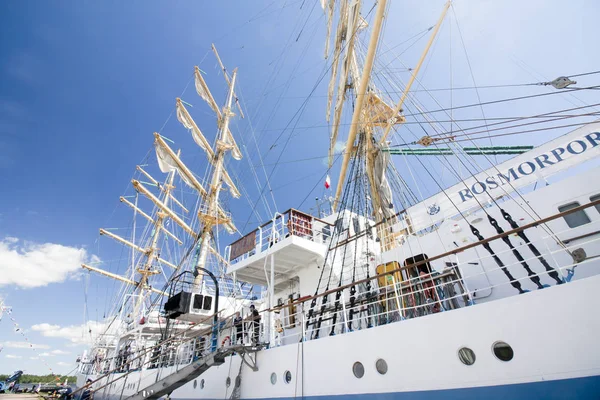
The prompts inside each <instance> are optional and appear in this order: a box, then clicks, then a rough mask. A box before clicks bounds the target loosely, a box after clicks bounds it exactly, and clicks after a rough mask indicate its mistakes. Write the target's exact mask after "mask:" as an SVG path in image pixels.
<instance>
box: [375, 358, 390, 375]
mask: <svg viewBox="0 0 600 400" xmlns="http://www.w3.org/2000/svg"><path fill="white" fill-rule="evenodd" d="M375 368H376V369H377V372H379V373H380V374H381V375H385V374H387V371H388V365H387V362H385V360H384V359H383V358H380V359H379V360H377V362H375Z"/></svg>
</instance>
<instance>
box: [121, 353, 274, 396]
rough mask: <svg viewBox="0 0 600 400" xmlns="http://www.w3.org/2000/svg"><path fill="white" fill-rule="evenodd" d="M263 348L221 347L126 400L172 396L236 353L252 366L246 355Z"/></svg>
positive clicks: (254, 367)
mask: <svg viewBox="0 0 600 400" xmlns="http://www.w3.org/2000/svg"><path fill="white" fill-rule="evenodd" d="M261 348H262V346H261V345H255V346H247V345H233V346H227V347H221V348H219V349H217V350H215V351H214V352H212V353H210V354H207V355H205V356H203V357H200V358H198V359H197V360H195V361H193V362H191V363H190V364H189V365H187V366H185V367H183V368H182V369H180V370H179V371H176V372H173V373H172V374H170V375H168V376H166V377H164V378H162V379H161V380H159V381H156V382H155V383H153V384H152V385H150V386H147V387H146V388H144V389H142V390H140V391H138V392H137V393H136V394H134V395H133V396H129V397H127V398H126V399H125V400H156V399H159V398H161V397H163V396H167V395H170V394H171V392H173V391H174V390H175V389H178V388H180V387H182V386H183V385H185V384H186V383H188V382H190V381H192V380H193V379H196V378H197V377H198V376H200V375H202V374H203V373H204V372H206V371H207V370H208V369H209V368H210V367H212V366H218V365H221V364H223V363H224V362H225V358H226V357H227V356H230V355H232V354H234V353H236V354H239V355H240V356H241V357H242V360H243V361H244V362H245V363H247V364H248V365H250V364H249V363H248V361H247V360H245V359H244V355H245V354H247V353H254V352H257V351H258V350H260V349H261ZM250 367H251V368H252V369H257V368H256V366H255V365H250Z"/></svg>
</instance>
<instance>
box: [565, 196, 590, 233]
mask: <svg viewBox="0 0 600 400" xmlns="http://www.w3.org/2000/svg"><path fill="white" fill-rule="evenodd" d="M579 206H580V204H579V203H578V202H576V201H575V202H573V203H569V204H565V205H564V206H560V207H558V211H560V212H565V211H569V210H572V209H574V208H576V207H579ZM563 218H564V219H565V222H566V223H567V225H569V228H577V227H578V226H581V225H585V224H588V223H590V217H588V216H587V214H586V213H585V211H584V210H579V211H575V212H572V213H570V214H567V215H565V216H564V217H563Z"/></svg>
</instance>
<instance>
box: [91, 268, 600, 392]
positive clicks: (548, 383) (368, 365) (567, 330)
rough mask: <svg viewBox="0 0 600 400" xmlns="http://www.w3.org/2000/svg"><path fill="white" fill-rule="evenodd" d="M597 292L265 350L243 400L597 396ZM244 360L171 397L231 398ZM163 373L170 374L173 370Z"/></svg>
mask: <svg viewBox="0 0 600 400" xmlns="http://www.w3.org/2000/svg"><path fill="white" fill-rule="evenodd" d="M598 287H600V276H594V277H591V278H587V279H582V280H579V281H576V282H572V283H570V284H567V285H560V286H554V287H552V288H548V289H544V290H538V291H535V292H530V293H526V294H523V295H519V296H513V297H509V298H505V299H502V300H497V301H493V302H489V303H485V304H478V305H475V306H471V307H466V308H463V309H459V310H455V311H452V312H445V313H444V312H443V313H439V314H435V315H430V316H424V317H421V318H415V319H412V320H405V321H401V322H396V323H391V324H388V325H383V326H378V327H374V328H371V329H366V330H361V331H356V332H352V333H348V334H344V335H337V336H329V337H323V338H321V339H318V340H312V341H307V342H304V343H299V344H298V345H288V346H282V347H276V348H271V349H268V350H263V351H260V352H258V353H257V360H256V364H257V367H258V371H256V372H254V371H252V370H251V369H250V368H249V367H247V366H246V365H244V366H243V367H242V369H241V377H242V381H241V386H240V397H241V398H242V399H267V398H295V397H310V398H314V399H324V398H328V397H335V398H381V399H392V398H393V399H396V398H398V399H400V398H410V399H419V398H443V399H459V398H460V399H466V398H469V399H483V398H485V399H496V398H498V399H500V398H502V399H517V398H523V399H550V398H552V399H575V398H577V399H592V398H599V396H600V357H599V355H600V341H598V336H597V332H599V331H600V318H598V317H597V310H598V309H600V297H599V296H597V295H596V294H597V290H598ZM497 341H504V342H506V343H508V344H510V345H511V346H512V348H513V349H514V358H513V359H512V360H511V361H510V362H503V361H500V360H498V359H497V358H496V357H495V356H494V354H493V352H492V345H493V344H494V343H495V342H497ZM463 346H466V347H469V348H471V349H472V350H473V351H474V352H475V355H476V361H475V363H474V364H473V365H471V366H466V365H463V364H462V363H461V362H460V361H459V358H458V354H457V352H458V349H459V348H461V347H463ZM378 359H384V360H385V361H386V362H387V365H388V372H387V373H386V374H385V375H381V374H379V373H378V372H377V370H376V368H375V362H376V361H377V360H378ZM240 361H241V360H240V357H238V356H233V357H229V358H227V360H226V362H225V363H224V364H223V365H221V366H218V367H213V368H210V369H209V370H208V371H207V372H205V373H204V374H202V375H201V376H200V377H198V378H197V379H196V380H194V381H191V382H188V383H187V384H186V385H184V386H183V387H181V388H179V389H177V390H175V391H174V392H173V393H172V395H171V398H172V399H223V398H229V397H230V396H231V394H232V390H233V389H234V385H235V378H236V376H237V374H238V371H239V370H240ZM357 361H359V362H361V363H362V364H363V365H364V369H365V373H364V377H362V378H361V379H358V378H356V377H355V376H354V375H353V372H352V366H353V364H354V363H355V362H357ZM285 371H290V372H291V374H292V379H291V382H290V383H285V382H284V377H283V375H284V373H285ZM158 372H159V370H158V369H154V370H144V371H142V372H139V371H138V372H133V373H130V374H129V375H128V377H127V379H122V380H119V381H116V382H115V383H113V384H111V385H109V386H108V387H107V388H106V390H100V391H98V392H97V393H96V396H97V398H101V399H107V400H108V399H118V398H121V397H127V396H128V395H132V394H134V393H136V392H137V391H138V388H140V389H141V388H144V387H146V386H147V385H148V384H150V383H153V382H154V380H155V379H156V374H157V373H158ZM160 373H161V376H166V375H168V373H169V371H168V368H165V369H164V370H163V371H161V372H160ZM272 373H275V374H276V376H277V382H276V383H275V384H271V374H272ZM140 374H143V375H140ZM119 375H120V374H113V376H111V377H110V379H111V380H114V379H115V378H117V377H118V376H119ZM228 377H230V379H231V385H230V386H229V387H227V386H226V380H227V378H228ZM201 381H204V382H203V383H202V382H201ZM99 383H101V382H99Z"/></svg>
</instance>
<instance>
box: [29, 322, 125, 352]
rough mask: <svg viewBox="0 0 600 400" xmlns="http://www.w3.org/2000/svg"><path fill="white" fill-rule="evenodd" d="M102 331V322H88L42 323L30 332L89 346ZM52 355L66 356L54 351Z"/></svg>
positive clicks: (103, 327) (33, 327)
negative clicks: (64, 324)
mask: <svg viewBox="0 0 600 400" xmlns="http://www.w3.org/2000/svg"><path fill="white" fill-rule="evenodd" d="M115 326H116V325H115ZM104 329H105V325H104V324H103V323H102V322H96V321H88V322H87V323H86V324H83V325H71V326H60V325H53V324H48V323H43V324H37V325H33V326H32V327H31V330H32V331H36V332H40V333H41V334H42V336H45V337H52V338H62V339H66V340H69V341H70V342H71V343H72V344H91V343H92V342H93V340H94V339H95V338H96V337H97V336H98V335H99V334H101V333H103V332H104ZM52 353H53V354H52V355H54V354H68V353H67V352H64V351H62V350H54V351H52Z"/></svg>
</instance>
